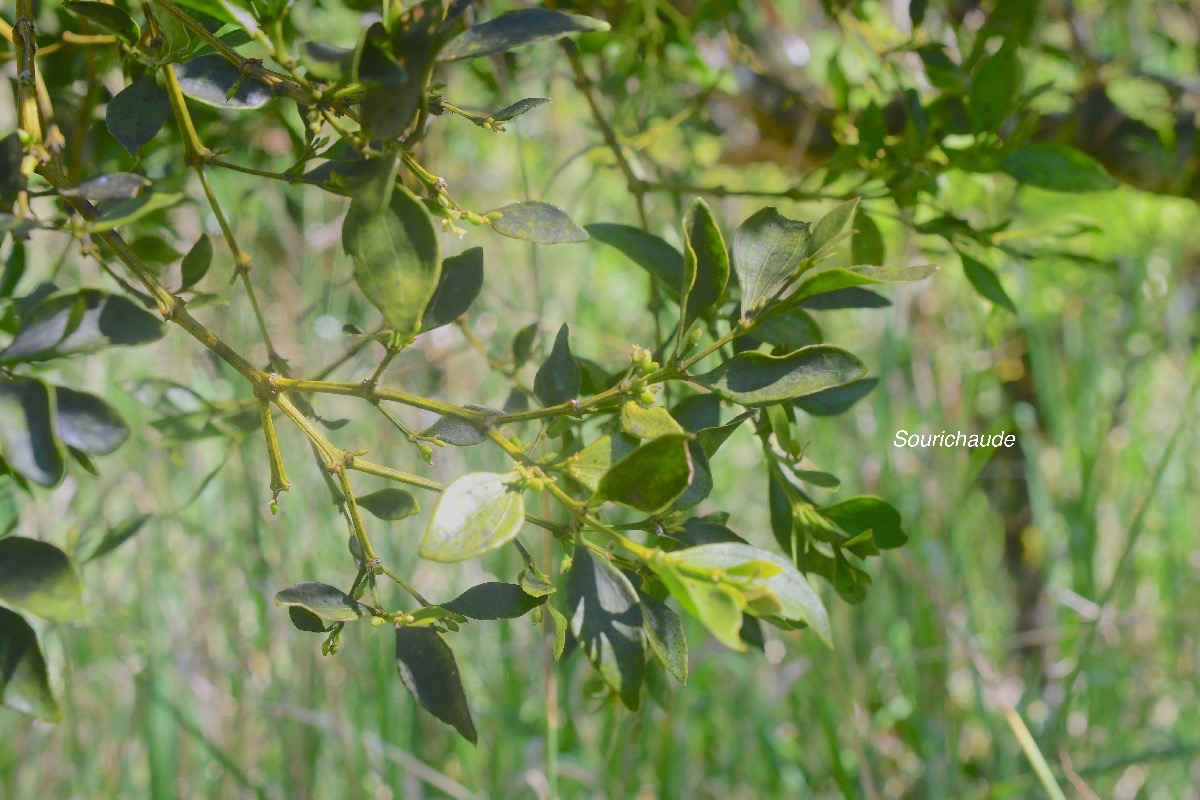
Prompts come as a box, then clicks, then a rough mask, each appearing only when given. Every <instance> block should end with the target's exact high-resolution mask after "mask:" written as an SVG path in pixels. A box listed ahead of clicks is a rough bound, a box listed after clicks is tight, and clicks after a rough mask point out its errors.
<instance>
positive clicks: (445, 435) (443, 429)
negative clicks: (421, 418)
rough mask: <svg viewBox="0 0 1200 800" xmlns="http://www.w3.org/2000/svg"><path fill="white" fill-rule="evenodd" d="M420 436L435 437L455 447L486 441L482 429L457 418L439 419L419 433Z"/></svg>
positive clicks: (484, 432)
mask: <svg viewBox="0 0 1200 800" xmlns="http://www.w3.org/2000/svg"><path fill="white" fill-rule="evenodd" d="M421 435H422V436H436V437H437V438H439V439H441V440H442V441H443V442H445V443H446V444H451V445H454V446H455V447H470V446H471V445H473V444H479V443H480V442H482V441H484V440H486V439H487V433H486V431H485V430H484V428H483V427H481V426H479V425H475V424H472V423H471V422H469V421H467V420H465V419H461V418H459V417H439V418H438V421H437V422H435V423H433V424H432V425H430V426H429V427H428V428H426V429H425V430H423V431H421Z"/></svg>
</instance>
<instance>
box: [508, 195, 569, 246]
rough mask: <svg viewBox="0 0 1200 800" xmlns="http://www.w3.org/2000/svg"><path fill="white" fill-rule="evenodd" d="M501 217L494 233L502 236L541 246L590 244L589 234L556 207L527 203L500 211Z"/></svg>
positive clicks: (527, 201) (533, 201) (514, 204)
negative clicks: (588, 242)
mask: <svg viewBox="0 0 1200 800" xmlns="http://www.w3.org/2000/svg"><path fill="white" fill-rule="evenodd" d="M496 211H498V212H500V214H501V217H500V219H498V220H495V221H494V222H492V230H494V231H495V232H496V233H498V234H500V235H501V236H508V237H509V238H512V239H524V240H526V241H529V242H537V243H538V244H564V243H567V242H586V241H587V240H588V232H587V231H586V230H584V229H583V228H581V227H579V226H578V225H576V224H575V221H574V220H572V219H571V218H570V217H569V216H567V212H565V211H563V210H562V209H561V208H559V207H558V206H556V205H553V204H551V203H540V202H537V201H535V200H526V201H524V202H521V203H513V204H512V205H510V206H505V207H504V208H498V209H496Z"/></svg>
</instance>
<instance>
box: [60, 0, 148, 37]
mask: <svg viewBox="0 0 1200 800" xmlns="http://www.w3.org/2000/svg"><path fill="white" fill-rule="evenodd" d="M63 6H64V7H65V8H66V9H67V10H68V11H70V12H71V13H72V14H78V15H79V16H81V17H83V18H84V19H88V20H91V21H92V22H94V23H96V24H97V25H98V26H100V27H101V28H103V29H104V30H106V31H108V32H109V33H111V34H113V35H114V36H116V37H117V38H118V39H120V40H121V41H122V42H125V44H137V41H138V39H139V38H141V35H142V29H141V27H140V26H139V25H138V24H137V23H136V22H134V20H133V17H131V16H129V14H128V13H127V12H126V11H125V10H124V9H123V8H120V7H118V6H114V5H109V4H108V3H97V2H90V1H89V2H74V1H73V0H66V2H64V3H63Z"/></svg>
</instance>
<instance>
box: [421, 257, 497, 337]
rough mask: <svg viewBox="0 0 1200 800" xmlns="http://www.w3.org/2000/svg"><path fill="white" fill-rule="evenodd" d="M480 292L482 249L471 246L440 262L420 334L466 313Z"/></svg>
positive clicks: (446, 323) (481, 285)
mask: <svg viewBox="0 0 1200 800" xmlns="http://www.w3.org/2000/svg"><path fill="white" fill-rule="evenodd" d="M481 289H483V248H482V247H472V248H471V249H470V250H464V251H463V252H461V253H459V254H458V255H456V256H450V257H449V258H445V259H443V260H442V273H441V275H439V276H438V284H437V288H436V289H434V291H433V297H432V298H431V299H430V301H429V305H427V306H426V307H425V314H424V316H423V317H422V318H421V332H422V333H424V332H425V331H429V330H433V329H434V328H440V327H441V326H443V325H449V324H450V323H451V322H454V320H456V319H458V318H459V317H461V316H462V315H463V314H465V313H467V309H468V308H470V307H471V303H474V302H475V298H477V297H479V292H480V290H481Z"/></svg>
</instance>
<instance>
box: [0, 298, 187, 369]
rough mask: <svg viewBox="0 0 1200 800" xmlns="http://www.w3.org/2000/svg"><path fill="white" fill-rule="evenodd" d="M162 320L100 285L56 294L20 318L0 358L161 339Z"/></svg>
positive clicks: (53, 354) (24, 358) (37, 356)
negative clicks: (109, 292)
mask: <svg viewBox="0 0 1200 800" xmlns="http://www.w3.org/2000/svg"><path fill="white" fill-rule="evenodd" d="M165 333H166V327H165V326H164V325H163V322H162V320H160V319H159V318H157V317H155V316H154V315H153V314H150V313H149V312H147V311H146V310H145V309H143V308H142V307H140V306H139V305H137V304H136V303H134V302H133V301H132V300H129V299H128V298H126V297H124V296H122V295H112V294H107V293H106V292H101V291H99V290H98V289H83V290H81V291H78V292H71V293H68V294H55V295H51V296H50V297H48V298H46V299H45V300H43V301H42V302H41V303H39V304H38V305H37V307H36V308H35V309H34V310H33V311H32V312H30V314H29V317H28V318H27V319H25V320H24V321H23V322H22V324H21V329H20V330H19V331H18V332H17V335H16V337H15V338H14V339H13V341H12V344H10V345H9V346H8V348H7V349H6V350H3V351H0V362H7V363H12V362H16V361H45V360H47V359H51V358H57V357H59V356H64V355H69V354H71V353H90V352H92V351H95V350H99V349H101V348H104V347H112V346H118V345H137V344H146V343H148V342H153V341H157V340H158V339H161V338H162V336H163V334H165Z"/></svg>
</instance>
